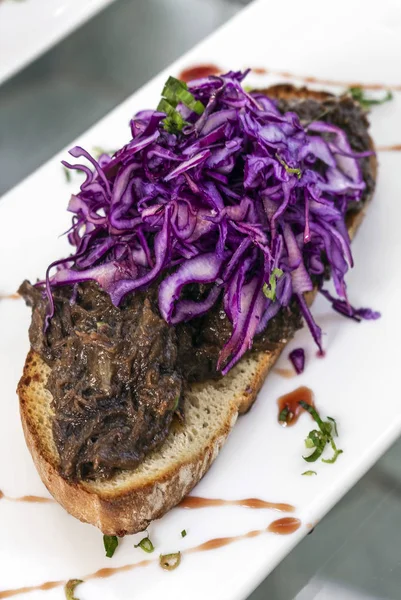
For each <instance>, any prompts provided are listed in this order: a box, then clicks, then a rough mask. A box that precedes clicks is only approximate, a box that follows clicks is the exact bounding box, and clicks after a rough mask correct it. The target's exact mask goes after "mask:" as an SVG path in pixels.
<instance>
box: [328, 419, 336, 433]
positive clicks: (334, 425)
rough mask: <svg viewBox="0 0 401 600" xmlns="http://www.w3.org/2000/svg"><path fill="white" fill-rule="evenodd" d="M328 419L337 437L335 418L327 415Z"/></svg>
mask: <svg viewBox="0 0 401 600" xmlns="http://www.w3.org/2000/svg"><path fill="white" fill-rule="evenodd" d="M327 418H328V420H329V421H331V422H332V423H333V433H334V435H335V436H336V437H338V431H337V423H336V420H335V419H333V417H327Z"/></svg>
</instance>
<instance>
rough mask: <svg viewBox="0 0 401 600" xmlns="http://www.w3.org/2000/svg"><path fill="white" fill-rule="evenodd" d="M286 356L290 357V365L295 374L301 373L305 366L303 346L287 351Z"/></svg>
mask: <svg viewBox="0 0 401 600" xmlns="http://www.w3.org/2000/svg"><path fill="white" fill-rule="evenodd" d="M288 358H289V359H290V361H291V363H292V366H293V367H294V369H295V372H296V374H297V375H300V374H301V373H303V371H304V368H305V351H304V349H303V348H295V350H293V351H292V352H290V353H289V355H288Z"/></svg>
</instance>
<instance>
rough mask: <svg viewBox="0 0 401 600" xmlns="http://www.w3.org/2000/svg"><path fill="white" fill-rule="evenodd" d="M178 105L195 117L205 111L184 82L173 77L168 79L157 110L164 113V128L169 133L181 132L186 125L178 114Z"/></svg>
mask: <svg viewBox="0 0 401 600" xmlns="http://www.w3.org/2000/svg"><path fill="white" fill-rule="evenodd" d="M178 104H183V105H184V106H186V107H187V108H189V109H190V110H192V111H193V112H194V113H196V114H197V115H201V114H202V113H203V111H204V110H205V107H204V106H203V104H202V102H200V101H199V100H195V98H194V96H193V95H192V94H191V92H190V91H189V90H188V86H187V84H186V83H185V81H180V80H179V79H176V78H175V77H169V78H168V79H167V81H166V83H165V85H164V88H163V91H162V99H161V100H160V102H159V104H158V107H157V110H158V111H160V112H164V113H166V118H165V119H164V121H163V122H164V128H165V129H166V130H167V131H168V132H169V133H177V132H179V131H182V129H183V127H184V125H188V123H187V121H185V119H184V117H183V116H182V115H181V114H180V113H179V112H178V110H177V106H178Z"/></svg>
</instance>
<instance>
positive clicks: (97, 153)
mask: <svg viewBox="0 0 401 600" xmlns="http://www.w3.org/2000/svg"><path fill="white" fill-rule="evenodd" d="M116 152H117V150H106V149H105V148H102V147H101V146H93V148H92V154H93V156H94V157H95V158H96V160H97V159H98V158H99V157H100V156H102V154H107V155H108V156H113V154H115V153H116Z"/></svg>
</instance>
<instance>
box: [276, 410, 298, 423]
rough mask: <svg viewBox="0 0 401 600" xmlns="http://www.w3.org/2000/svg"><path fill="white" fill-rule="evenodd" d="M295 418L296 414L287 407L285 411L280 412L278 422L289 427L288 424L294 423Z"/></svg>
mask: <svg viewBox="0 0 401 600" xmlns="http://www.w3.org/2000/svg"><path fill="white" fill-rule="evenodd" d="M293 416H294V414H293V413H292V412H291V411H290V409H289V408H288V406H285V407H284V408H283V410H281V411H280V414H279V416H278V422H279V423H282V424H284V423H285V425H288V423H290V422H291V421H292V418H293Z"/></svg>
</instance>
